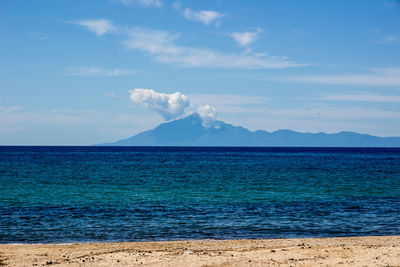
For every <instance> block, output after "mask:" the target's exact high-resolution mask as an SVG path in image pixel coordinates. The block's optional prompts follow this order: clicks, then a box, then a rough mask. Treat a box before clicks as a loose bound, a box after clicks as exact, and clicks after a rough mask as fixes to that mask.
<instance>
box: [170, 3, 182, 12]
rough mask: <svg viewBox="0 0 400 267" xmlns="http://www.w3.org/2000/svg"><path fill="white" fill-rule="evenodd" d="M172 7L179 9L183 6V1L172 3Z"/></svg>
mask: <svg viewBox="0 0 400 267" xmlns="http://www.w3.org/2000/svg"><path fill="white" fill-rule="evenodd" d="M172 8H173V9H175V10H179V9H181V8H182V2H181V1H175V2H173V3H172Z"/></svg>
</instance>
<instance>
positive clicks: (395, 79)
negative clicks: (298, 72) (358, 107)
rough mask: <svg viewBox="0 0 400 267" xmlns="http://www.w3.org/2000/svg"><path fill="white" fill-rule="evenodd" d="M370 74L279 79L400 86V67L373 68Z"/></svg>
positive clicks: (283, 78)
mask: <svg viewBox="0 0 400 267" xmlns="http://www.w3.org/2000/svg"><path fill="white" fill-rule="evenodd" d="M371 71H372V72H370V73H368V74H342V75H310V76H290V77H281V78H278V79H277V80H279V81H287V82H303V83H321V84H342V85H363V86H399V85H400V68H382V69H372V70H371Z"/></svg>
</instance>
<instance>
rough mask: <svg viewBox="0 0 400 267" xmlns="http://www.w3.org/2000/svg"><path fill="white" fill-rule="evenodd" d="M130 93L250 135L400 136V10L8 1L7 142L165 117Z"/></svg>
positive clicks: (3, 83)
mask: <svg viewBox="0 0 400 267" xmlns="http://www.w3.org/2000/svg"><path fill="white" fill-rule="evenodd" d="M135 88H142V89H153V90H155V91H156V92H158V93H163V94H173V93H175V92H180V93H181V94H183V95H185V96H187V97H188V99H189V100H188V101H190V105H191V106H193V107H198V106H202V105H206V104H207V105H210V106H211V107H213V108H214V109H215V110H216V112H217V119H219V120H223V121H225V122H228V123H232V124H234V125H241V126H244V127H247V128H249V129H251V130H256V129H263V130H267V131H275V130H278V129H292V130H296V131H301V132H321V131H324V132H329V133H332V132H339V131H356V132H361V133H368V134H373V135H378V136H400V1H392V0H376V1H367V0H359V1H356V0H353V1H348V0H343V1H312V0H310V1H285V0H283V1H167V0H104V1H100V0H98V1H97V0H96V1H94V0H93V1H70V0H65V1H50V0H47V1H44V0H35V1H33V0H32V1H13V0H3V1H1V2H0V144H3V145H90V144H93V143H102V142H108V141H114V140H118V139H121V138H127V137H129V136H132V135H133V134H136V133H138V132H141V131H143V130H147V129H150V128H153V127H155V126H157V125H158V124H159V123H161V122H163V121H164V118H170V117H167V116H164V118H163V117H162V116H160V114H159V113H157V112H154V109H152V108H150V109H149V108H146V104H140V103H138V102H137V101H136V102H135V101H132V97H130V92H129V91H130V90H133V89H135ZM131 92H132V91H131ZM167 96H168V95H167ZM147 107H148V106H147Z"/></svg>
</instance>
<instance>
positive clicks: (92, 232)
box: [0, 147, 400, 243]
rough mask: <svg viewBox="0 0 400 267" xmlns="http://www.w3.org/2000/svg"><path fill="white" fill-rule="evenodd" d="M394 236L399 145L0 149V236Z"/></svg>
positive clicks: (43, 239)
mask: <svg viewBox="0 0 400 267" xmlns="http://www.w3.org/2000/svg"><path fill="white" fill-rule="evenodd" d="M399 234H400V149H396V148H393V149H388V148H384V149H382V148H365V149H362V148H201V147H195V148H193V147H192V148H190V147H186V148H185V147H164V148H163V147H0V243H56V242H89V241H144V240H180V239H237V238H289V237H328V236H360V235H399Z"/></svg>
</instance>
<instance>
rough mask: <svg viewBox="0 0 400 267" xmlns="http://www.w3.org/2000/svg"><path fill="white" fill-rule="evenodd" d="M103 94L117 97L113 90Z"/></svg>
mask: <svg viewBox="0 0 400 267" xmlns="http://www.w3.org/2000/svg"><path fill="white" fill-rule="evenodd" d="M104 95H105V96H109V97H111V98H117V96H116V95H115V94H114V93H113V92H107V93H104Z"/></svg>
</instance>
